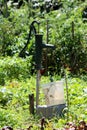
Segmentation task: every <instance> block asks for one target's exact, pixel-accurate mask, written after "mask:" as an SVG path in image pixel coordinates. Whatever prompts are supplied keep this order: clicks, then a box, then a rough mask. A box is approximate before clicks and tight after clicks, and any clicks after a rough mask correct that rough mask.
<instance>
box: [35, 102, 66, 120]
mask: <svg viewBox="0 0 87 130" xmlns="http://www.w3.org/2000/svg"><path fill="white" fill-rule="evenodd" d="M65 107H66V105H65V104H59V105H55V106H38V107H37V109H36V113H37V115H38V116H39V117H40V118H41V117H45V118H51V117H54V116H61V115H62V114H63V113H62V111H63V109H64V108H65Z"/></svg>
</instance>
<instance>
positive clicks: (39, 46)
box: [35, 34, 55, 70]
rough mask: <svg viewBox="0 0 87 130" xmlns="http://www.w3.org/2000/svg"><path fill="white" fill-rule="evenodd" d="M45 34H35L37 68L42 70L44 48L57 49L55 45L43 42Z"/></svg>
mask: <svg viewBox="0 0 87 130" xmlns="http://www.w3.org/2000/svg"><path fill="white" fill-rule="evenodd" d="M42 38H43V35H41V34H36V35H35V52H36V54H35V56H36V58H35V61H36V69H37V70H40V69H41V61H42V49H43V48H52V49H55V47H54V45H52V44H44V43H43V42H42V40H43V39H42Z"/></svg>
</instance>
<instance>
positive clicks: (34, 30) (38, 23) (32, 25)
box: [19, 20, 40, 57]
mask: <svg viewBox="0 0 87 130" xmlns="http://www.w3.org/2000/svg"><path fill="white" fill-rule="evenodd" d="M35 23H36V24H37V25H38V31H36V28H35V26H34V24H35ZM39 25H40V22H39V21H36V20H34V21H33V22H32V23H31V25H30V30H29V34H28V39H27V42H26V44H25V46H24V47H23V48H22V50H21V51H20V53H19V56H20V57H25V54H24V53H25V50H26V48H27V46H28V44H29V41H30V37H31V33H32V31H33V32H34V34H36V33H37V32H38V33H39Z"/></svg>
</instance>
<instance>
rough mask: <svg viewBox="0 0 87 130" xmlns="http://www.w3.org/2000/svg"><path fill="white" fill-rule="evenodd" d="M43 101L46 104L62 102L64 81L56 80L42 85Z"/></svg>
mask: <svg viewBox="0 0 87 130" xmlns="http://www.w3.org/2000/svg"><path fill="white" fill-rule="evenodd" d="M43 92H44V95H45V102H46V105H47V106H52V105H59V104H64V103H65V101H64V82H63V81H62V80H61V81H56V82H51V83H47V84H44V85H43Z"/></svg>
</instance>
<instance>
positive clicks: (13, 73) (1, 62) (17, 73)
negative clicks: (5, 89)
mask: <svg viewBox="0 0 87 130" xmlns="http://www.w3.org/2000/svg"><path fill="white" fill-rule="evenodd" d="M31 61H32V57H28V58H26V59H21V58H17V57H15V56H14V57H12V58H11V57H6V58H4V57H2V58H1V59H0V84H2V85H4V83H5V80H6V79H7V80H12V79H23V78H24V79H26V78H29V77H30V75H31V71H32V70H33V67H32V64H31Z"/></svg>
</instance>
